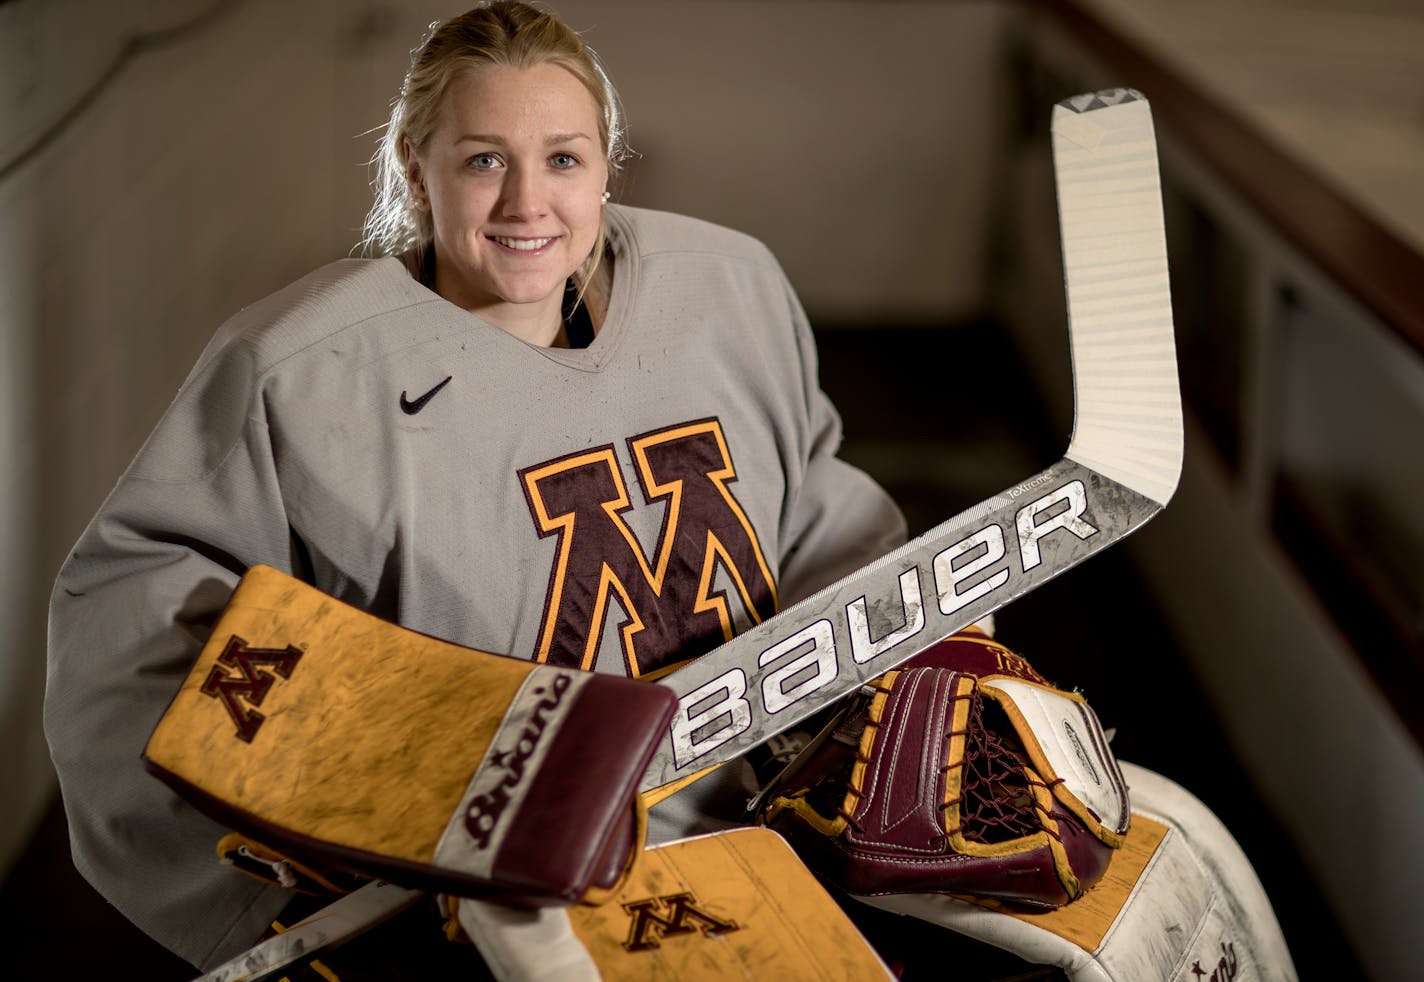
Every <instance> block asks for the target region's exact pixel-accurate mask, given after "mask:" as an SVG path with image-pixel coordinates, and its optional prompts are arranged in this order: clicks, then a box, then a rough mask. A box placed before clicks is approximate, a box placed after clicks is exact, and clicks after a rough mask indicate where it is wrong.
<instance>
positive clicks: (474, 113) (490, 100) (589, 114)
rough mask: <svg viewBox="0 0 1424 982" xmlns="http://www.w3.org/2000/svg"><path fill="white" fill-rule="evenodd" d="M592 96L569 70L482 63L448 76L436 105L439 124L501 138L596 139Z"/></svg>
mask: <svg viewBox="0 0 1424 982" xmlns="http://www.w3.org/2000/svg"><path fill="white" fill-rule="evenodd" d="M600 115H601V113H600V110H599V108H598V103H597V102H596V101H595V100H594V98H593V94H592V93H591V92H589V91H588V89H587V88H586V87H585V86H584V84H583V83H582V82H581V81H579V79H578V78H577V77H576V76H575V75H574V74H573V73H572V72H570V71H569V70H568V69H566V68H562V67H560V66H559V65H555V64H550V63H547V62H546V63H542V64H538V65H533V66H531V67H529V68H513V67H510V66H508V65H486V66H483V67H480V68H475V69H470V70H469V71H466V72H463V73H461V74H460V75H458V76H456V77H455V78H454V79H452V80H451V82H450V85H449V86H448V87H447V88H446V90H445V95H444V97H443V98H442V100H441V106H440V120H441V122H440V128H442V129H446V128H455V129H459V130H461V131H462V132H467V133H481V134H489V135H494V136H502V137H509V138H512V137H517V136H520V135H529V136H544V135H547V134H549V133H582V134H585V135H587V136H589V137H590V138H592V139H594V140H597V139H598V121H599V118H600Z"/></svg>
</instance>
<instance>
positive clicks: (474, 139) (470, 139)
mask: <svg viewBox="0 0 1424 982" xmlns="http://www.w3.org/2000/svg"><path fill="white" fill-rule="evenodd" d="M575 140H589V141H592V140H593V137H591V136H589V135H588V134H587V133H555V134H553V135H552V136H550V137H549V138H548V139H547V140H545V141H544V145H545V146H548V147H552V146H554V145H556V144H559V143H572V142H574V141H575ZM455 142H456V143H488V144H491V145H492V146H496V147H502V146H504V145H505V141H504V139H503V138H502V137H498V136H492V135H489V134H486V133H466V134H465V135H464V136H462V137H460V138H459V139H458V140H456V141H455Z"/></svg>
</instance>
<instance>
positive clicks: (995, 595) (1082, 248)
mask: <svg viewBox="0 0 1424 982" xmlns="http://www.w3.org/2000/svg"><path fill="white" fill-rule="evenodd" d="M1052 137H1053V160H1054V174H1055V181H1056V185H1057V193H1058V213H1059V229H1060V235H1061V242H1062V250H1063V270H1064V286H1065V289H1066V291H1067V301H1068V330H1069V341H1070V349H1071V356H1072V366H1073V386H1074V413H1075V416H1074V423H1073V435H1072V438H1071V440H1070V442H1069V446H1068V450H1067V452H1066V453H1065V455H1064V457H1063V459H1062V460H1060V461H1058V462H1057V463H1055V464H1053V465H1051V466H1049V467H1048V468H1046V469H1045V470H1043V471H1040V472H1039V473H1038V474H1035V475H1033V476H1031V477H1029V478H1027V479H1026V480H1024V481H1021V482H1019V483H1018V484H1016V485H1014V486H1013V487H1010V488H1008V489H1006V490H1005V491H1003V492H1001V493H1000V494H997V495H995V496H994V497H992V498H989V499H987V500H986V501H983V502H981V503H980V504H978V505H975V506H974V507H972V508H970V509H968V510H967V511H964V512H962V513H960V514H959V515H957V516H955V517H954V518H952V519H950V520H949V521H947V522H944V523H943V524H941V525H939V526H937V527H935V528H934V529H931V530H930V531H929V532H927V533H925V534H924V535H922V536H920V537H918V538H916V539H914V540H912V541H911V542H909V543H907V544H906V545H904V546H902V547H901V548H899V549H896V550H894V551H892V552H890V553H888V554H887V555H885V556H883V557H881V558H880V559H878V560H876V561H875V562H873V563H870V564H869V565H867V566H864V567H862V568H861V569H859V570H856V571H855V572H853V573H851V574H850V575H849V576H846V577H845V578H843V579H841V580H840V581H838V582H836V583H834V584H832V585H831V586H829V587H826V588H825V589H823V590H821V591H820V592H818V593H817V594H815V595H814V596H811V597H809V598H807V599H805V600H802V601H800V602H799V603H797V604H795V605H793V606H791V607H789V608H787V609H786V610H784V611H782V612H780V613H778V614H777V615H776V616H774V617H771V618H768V619H767V620H766V621H764V622H762V623H761V624H759V625H757V626H755V627H753V628H751V629H750V630H748V631H746V632H744V633H742V634H740V635H738V636H737V637H735V638H733V639H732V640H731V641H729V642H727V643H726V644H724V645H722V646H721V647H720V648H717V649H716V650H714V651H712V652H709V653H708V654H706V655H704V656H703V657H701V658H699V659H697V660H696V661H694V662H692V663H690V664H688V665H687V666H685V667H683V668H681V669H679V670H678V671H676V672H673V673H671V674H670V675H668V676H667V677H666V678H664V679H662V680H660V682H659V683H658V684H662V685H666V686H669V687H671V688H672V689H673V690H674V691H675V692H676V693H677V694H678V697H679V702H678V711H677V713H676V715H675V716H674V718H673V721H672V724H671V726H670V728H669V731H668V733H667V735H666V737H665V738H664V740H663V744H662V746H661V747H660V748H659V750H658V752H657V754H656V755H655V756H654V758H653V761H652V763H651V764H650V765H649V768H648V771H647V773H646V775H645V777H644V779H643V783H642V788H643V790H644V791H658V792H659V793H661V792H666V791H668V790H669V789H675V788H677V787H680V786H682V785H683V784H686V783H689V782H690V781H692V780H694V779H695V778H696V777H697V776H699V775H701V774H703V773H705V772H706V771H707V770H708V769H710V768H712V767H713V766H715V765H718V764H721V763H725V762H726V761H729V760H732V759H734V758H736V757H738V756H740V755H741V754H743V753H745V752H746V751H748V750H750V749H751V748H752V747H754V746H756V745H758V744H760V743H762V742H764V741H766V740H768V739H770V738H771V737H773V736H775V735H776V734H778V733H781V732H783V731H784V730H786V729H788V728H790V727H791V726H793V725H795V724H796V723H798V722H800V721H801V720H803V719H805V718H806V717H807V716H810V715H811V714H813V713H815V712H816V711H818V710H819V709H821V708H823V707H825V706H827V705H829V704H831V703H833V702H836V701H838V700H839V699H841V698H843V697H845V696H846V695H848V694H850V693H852V692H854V691H856V690H857V689H859V688H860V687H861V686H862V685H863V684H864V683H865V682H867V681H869V680H871V679H872V678H875V677H876V676H879V675H881V674H883V673H884V672H886V671H888V670H889V669H891V668H894V667H895V666H897V665H899V664H901V663H902V662H904V661H906V660H907V659H909V658H911V657H912V656H913V655H915V654H916V653H917V652H919V651H921V650H923V649H924V648H926V647H929V646H930V645H931V644H933V643H935V642H936V641H938V640H940V639H941V638H944V637H947V636H949V635H951V634H953V633H955V632H956V631H960V630H962V629H963V628H965V627H967V626H969V625H970V624H973V623H975V622H976V621H979V620H981V619H982V618H984V617H985V616H987V615H988V614H990V613H992V612H994V611H995V610H998V609H999V608H1000V607H1002V606H1004V605H1005V604H1006V603H1008V602H1009V601H1011V600H1013V599H1015V598H1017V597H1020V596H1023V595H1024V594H1025V593H1027V592H1029V591H1030V590H1032V589H1034V588H1035V587H1037V586H1040V585H1041V584H1043V583H1044V582H1046V581H1047V580H1049V579H1052V578H1053V577H1055V576H1057V575H1058V574H1060V573H1062V572H1064V571H1065V570H1067V569H1069V568H1070V567H1072V566H1074V565H1076V564H1078V563H1079V562H1081V561H1082V560H1084V559H1086V558H1088V557H1089V556H1091V555H1093V554H1094V553H1096V552H1099V551H1100V550H1102V549H1104V548H1106V547H1107V546H1109V545H1112V544H1113V543H1115V542H1117V541H1118V540H1120V539H1121V538H1122V537H1123V536H1125V535H1127V534H1129V533H1130V532H1133V531H1135V530H1136V529H1138V528H1140V527H1141V526H1142V525H1143V524H1145V523H1146V522H1148V521H1149V520H1151V519H1152V518H1153V517H1154V516H1156V514H1157V513H1158V512H1159V511H1161V510H1162V508H1163V507H1164V506H1165V505H1166V503H1167V501H1168V500H1169V499H1170V498H1171V496H1172V494H1173V492H1174V491H1175V490H1176V486H1177V481H1178V479H1179V477H1180V474H1181V465H1182V410H1181V398H1180V394H1179V391H1178V383H1177V364H1176V351H1175V345H1174V339H1173V328H1172V309H1171V297H1170V292H1169V287H1168V279H1167V251H1166V240H1165V234H1164V229H1163V222H1162V204H1161V185H1160V180H1159V177H1158V169H1157V147H1156V139H1155V136H1154V133H1153V127H1152V115H1151V109H1150V106H1149V104H1148V102H1147V100H1146V99H1145V98H1144V97H1143V96H1142V94H1141V93H1139V92H1136V91H1135V90H1132V89H1108V90H1104V91H1100V92H1094V93H1087V94H1084V95H1079V96H1074V97H1073V98H1070V99H1067V100H1064V101H1063V102H1061V103H1059V104H1058V105H1057V106H1055V107H1054V110H1053V121H1052ZM418 896H419V894H417V893H416V892H414V891H409V890H403V889H400V888H397V887H392V886H390V885H388V884H380V883H375V884H371V885H368V886H367V887H363V888H362V889H361V890H358V891H357V892H356V893H355V894H352V895H350V896H348V897H345V898H342V900H338V901H337V902H336V903H334V904H332V905H331V906H330V907H328V908H326V909H325V910H323V911H321V912H319V913H318V914H316V915H314V916H313V917H311V918H308V919H307V920H306V921H302V922H300V923H298V924H296V925H293V927H292V928H290V929H289V930H288V931H287V932H286V933H285V934H282V935H279V936H278V937H275V938H272V939H270V940H268V941H266V942H264V943H263V944H261V945H258V946H257V947H255V948H253V949H251V950H250V951H248V952H246V953H245V954H243V955H241V956H239V957H238V958H237V959H234V960H233V961H231V962H229V963H227V964H226V965H224V966H222V967H221V968H219V969H217V970H216V971H214V972H212V973H210V974H209V975H206V976H204V977H203V980H202V982H239V980H244V982H246V980H256V979H261V978H267V977H269V976H270V975H272V974H273V973H275V972H277V971H279V970H281V969H283V968H289V967H291V966H292V965H293V964H295V963H297V962H299V961H301V960H303V959H305V958H308V957H310V956H311V955H312V954H313V953H314V952H316V951H317V950H320V949H321V948H323V947H327V946H332V945H337V944H340V943H342V942H343V941H346V940H350V939H351V938H353V937H356V936H357V935H359V934H361V933H362V932H364V931H365V930H366V929H367V928H369V927H371V926H372V925H373V924H375V923H377V922H378V921H379V920H382V919H384V918H385V917H387V916H390V914H392V913H394V912H396V911H398V910H400V909H402V908H404V907H406V906H409V905H410V904H411V903H412V902H413V901H414V900H415V899H416V898H417V897H418ZM357 898H363V900H362V901H358V900H357Z"/></svg>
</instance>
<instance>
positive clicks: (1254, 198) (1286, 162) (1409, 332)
mask: <svg viewBox="0 0 1424 982" xmlns="http://www.w3.org/2000/svg"><path fill="white" fill-rule="evenodd" d="M1035 6H1036V7H1037V8H1038V9H1041V10H1042V11H1044V12H1046V13H1047V14H1048V15H1050V16H1051V17H1052V18H1053V19H1054V20H1055V21H1056V22H1057V23H1058V24H1060V25H1062V27H1063V28H1065V29H1066V31H1067V32H1068V34H1069V35H1070V36H1071V37H1072V38H1074V39H1075V40H1076V41H1077V42H1079V43H1080V44H1081V45H1082V46H1083V48H1084V49H1085V50H1087V51H1088V53H1089V54H1091V55H1092V56H1094V57H1095V58H1097V59H1098V60H1100V61H1101V62H1102V63H1103V64H1105V65H1106V66H1107V67H1109V68H1110V69H1111V70H1112V72H1113V75H1114V77H1115V79H1117V80H1120V81H1121V84H1123V85H1128V86H1131V87H1133V88H1136V89H1140V90H1142V91H1143V92H1144V93H1146V94H1147V96H1148V98H1150V99H1151V100H1152V111H1153V114H1154V115H1155V116H1156V117H1157V118H1158V119H1159V120H1160V123H1161V125H1163V126H1164V127H1167V128H1170V130H1171V132H1172V133H1173V134H1174V135H1176V136H1177V137H1178V138H1180V139H1181V140H1182V141H1183V142H1184V143H1185V144H1187V145H1188V146H1190V148H1191V149H1192V150H1194V151H1195V152H1196V153H1197V154H1198V155H1199V156H1200V157H1201V158H1202V159H1203V160H1204V161H1205V162H1206V163H1207V164H1208V165H1209V166H1210V167H1211V168H1212V170H1213V171H1214V172H1215V173H1216V174H1217V175H1218V176H1219V177H1220V178H1221V179H1222V181H1223V182H1224V183H1225V184H1226V185H1227V186H1228V187H1230V188H1231V189H1232V190H1234V191H1235V192H1236V193H1238V194H1239V195H1241V197H1242V198H1243V199H1244V200H1246V201H1247V202H1248V203H1249V204H1250V205H1252V206H1253V207H1255V208H1256V209H1258V210H1259V211H1260V213H1261V215H1262V216H1263V217H1264V218H1265V220H1266V221H1267V222H1268V223H1269V224H1270V225H1271V226H1273V227H1274V228H1275V229H1276V230H1277V231H1278V232H1279V233H1280V235H1281V236H1282V238H1283V239H1285V241H1286V242H1287V243H1289V244H1290V245H1291V246H1293V247H1294V248H1296V249H1297V250H1298V251H1299V252H1300V253H1301V254H1302V255H1303V256H1305V257H1306V258H1307V259H1309V260H1311V261H1312V262H1314V263H1315V264H1316V265H1317V266H1319V267H1320V268H1321V270H1322V271H1324V273H1325V274H1326V275H1327V276H1329V277H1330V278H1331V279H1332V280H1334V281H1335V282H1336V283H1337V284H1338V285H1339V286H1340V287H1342V288H1343V289H1344V290H1345V291H1346V292H1347V293H1348V294H1350V295H1351V296H1352V297H1354V299H1355V300H1356V301H1357V302H1359V303H1360V304H1361V305H1362V306H1363V307H1364V308H1365V309H1366V310H1368V311H1369V312H1370V313H1371V314H1373V315H1374V316H1375V317H1376V318H1378V320H1379V321H1380V322H1381V323H1382V324H1383V325H1384V326H1385V327H1386V328H1388V329H1389V330H1391V331H1393V332H1394V333H1395V334H1397V335H1398V336H1399V337H1400V338H1401V339H1403V340H1404V341H1405V342H1406V343H1407V344H1408V345H1409V346H1410V347H1411V348H1413V350H1414V351H1415V352H1417V353H1419V354H1420V355H1424V254H1421V253H1420V252H1419V250H1417V249H1415V248H1413V247H1411V246H1410V245H1409V244H1408V243H1406V242H1405V241H1404V240H1403V239H1401V238H1400V237H1399V236H1398V235H1396V234H1395V233H1394V232H1392V231H1391V230H1390V229H1388V228H1386V227H1385V226H1384V225H1382V224H1381V223H1380V222H1379V221H1377V220H1376V219H1375V218H1374V217H1372V216H1371V215H1369V214H1368V213H1367V212H1365V210H1364V209H1363V208H1361V207H1360V206H1359V205H1358V204H1356V203H1355V202H1354V201H1352V200H1351V199H1350V198H1349V197H1348V196H1347V195H1345V194H1344V193H1343V192H1341V191H1340V190H1339V189H1338V188H1336V187H1334V186H1333V185H1331V184H1330V183H1328V182H1326V181H1324V180H1322V179H1321V178H1320V177H1318V176H1317V175H1316V174H1315V173H1314V171H1313V170H1312V169H1311V168H1310V167H1309V166H1307V165H1305V164H1304V163H1302V161H1300V160H1299V159H1298V158H1296V157H1295V156H1293V155H1292V154H1291V153H1289V152H1287V151H1285V150H1283V149H1282V148H1281V147H1280V146H1278V145H1277V144H1276V143H1275V142H1273V141H1272V140H1270V139H1269V138H1268V137H1267V136H1266V135H1265V134H1263V133H1262V132H1261V130H1260V129H1259V128H1258V127H1256V126H1253V125H1251V124H1250V123H1249V122H1248V121H1246V120H1245V119H1243V118H1242V116H1241V115H1240V114H1239V113H1238V112H1236V111H1234V110H1233V109H1232V108H1231V107H1230V106H1228V105H1225V104H1223V103H1222V101H1221V100H1220V99H1218V98H1215V97H1213V95H1212V94H1211V93H1209V92H1206V91H1203V90H1202V88H1201V87H1200V86H1198V85H1194V84H1193V83H1192V82H1191V81H1190V80H1188V79H1186V78H1184V77H1183V76H1182V75H1181V73H1179V72H1177V71H1175V70H1173V68H1172V67H1171V66H1169V65H1167V64H1165V63H1164V62H1163V60H1162V59H1160V58H1158V57H1155V56H1154V55H1153V54H1152V52H1150V51H1149V50H1147V49H1146V48H1144V46H1142V45H1140V44H1136V43H1134V42H1133V41H1132V40H1130V39H1129V38H1128V37H1127V36H1125V35H1124V34H1123V32H1122V31H1120V30H1119V29H1117V28H1116V27H1114V26H1113V25H1112V24H1110V23H1107V22H1106V21H1105V20H1104V19H1103V18H1102V17H1101V16H1099V15H1098V14H1097V13H1096V12H1095V11H1093V10H1091V9H1090V8H1089V7H1088V6H1087V5H1085V4H1082V3H1078V2H1075V0H1036V3H1035Z"/></svg>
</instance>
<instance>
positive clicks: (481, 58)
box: [361, 0, 628, 295]
mask: <svg viewBox="0 0 1424 982" xmlns="http://www.w3.org/2000/svg"><path fill="white" fill-rule="evenodd" d="M541 64H554V65H558V66H559V67H561V68H563V69H565V70H567V71H568V72H570V73H571V74H572V75H573V76H574V77H575V78H577V79H578V80H579V81H580V82H582V83H583V85H584V88H586V89H588V91H589V94H590V95H592V96H593V99H594V102H595V103H596V104H597V106H598V108H599V121H598V136H599V140H600V142H601V143H602V146H603V151H604V153H605V155H606V156H607V158H608V165H609V169H610V170H616V169H617V167H618V164H619V163H620V162H621V161H622V160H623V159H624V158H625V157H626V156H627V154H628V148H627V143H626V137H625V133H624V128H623V114H622V109H621V106H620V104H619V101H618V94H617V92H616V91H615V90H614V88H613V84H612V82H610V81H609V79H608V75H607V73H606V72H604V70H603V66H602V65H601V64H600V63H599V61H598V57H597V55H595V54H594V53H593V49H591V48H590V47H589V46H588V45H586V44H584V42H583V40H582V39H581V38H580V37H579V36H578V34H576V33H575V32H574V31H573V30H571V29H570V28H569V27H568V26H567V25H566V24H564V23H563V22H562V21H560V20H559V19H558V18H557V17H555V16H554V15H553V14H550V13H548V12H546V11H543V10H540V9H538V8H536V7H533V6H531V5H530V4H527V3H520V2H515V0H494V2H491V3H485V4H481V5H480V6H478V7H475V8H474V9H473V10H468V11H466V12H465V13H463V14H461V15H459V16H458V17H452V18H451V19H449V20H447V21H445V22H443V23H436V24H432V25H431V30H430V33H429V34H427V35H426V38H425V40H424V41H423V42H421V44H420V46H419V47H417V48H416V49H415V51H414V52H412V54H411V63H410V71H408V72H407V73H406V76H405V81H404V83H403V84H402V85H401V90H400V95H399V96H397V98H396V99H395V101H394V102H392V103H391V118H390V120H389V122H388V123H387V124H386V130H385V133H384V134H383V135H382V137H381V142H380V146H379V147H378V149H377V151H376V156H375V157H374V158H373V163H374V164H375V166H376V175H375V177H374V178H373V179H372V182H371V187H372V190H373V191H374V192H375V201H374V203H373V204H372V206H371V211H370V213H369V214H368V215H367V216H366V222H365V225H364V226H363V228H362V239H361V249H362V252H363V254H365V255H373V254H375V255H397V254H400V253H413V256H412V264H413V265H414V266H415V267H416V268H419V267H420V266H421V265H423V263H424V259H425V255H424V254H425V251H426V250H427V249H428V248H429V247H430V243H431V240H432V239H433V237H434V223H433V220H432V219H431V216H430V214H429V212H427V211H422V210H421V209H419V208H417V207H416V206H415V201H414V199H413V198H412V197H411V193H410V186H409V184H408V183H407V180H406V168H407V164H408V163H409V159H408V155H409V154H410V153H416V154H418V153H419V152H420V151H421V150H422V149H423V148H424V147H425V144H426V141H427V140H429V139H430V134H431V133H432V132H433V131H434V129H435V127H436V124H437V122H438V121H439V115H440V105H441V100H442V99H443V98H444V96H445V91H446V89H447V88H449V86H450V83H451V82H452V81H453V80H454V79H456V78H457V77H459V76H460V75H462V74H463V73H465V72H468V71H473V70H475V69H479V68H483V67H486V66H489V65H501V66H506V67H510V68H532V67H534V66H536V65H541ZM603 243H604V229H603V225H602V224H601V223H600V226H599V230H598V239H597V241H596V242H595V243H594V247H593V250H592V251H591V252H590V253H589V256H588V258H587V259H586V260H584V263H583V265H582V266H580V267H579V269H578V270H576V271H575V273H574V282H575V285H576V286H577V287H578V290H579V293H580V295H582V294H583V292H584V290H585V289H587V287H588V285H589V283H590V282H591V281H592V279H593V277H594V274H595V272H596V270H597V268H598V264H599V260H600V258H601V257H602V255H603Z"/></svg>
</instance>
